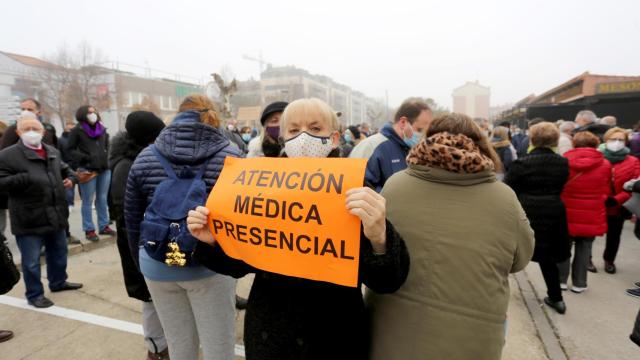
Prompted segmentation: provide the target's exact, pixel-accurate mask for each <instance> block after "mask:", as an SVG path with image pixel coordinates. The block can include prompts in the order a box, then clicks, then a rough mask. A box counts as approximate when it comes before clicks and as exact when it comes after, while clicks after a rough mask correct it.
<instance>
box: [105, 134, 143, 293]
mask: <svg viewBox="0 0 640 360" xmlns="http://www.w3.org/2000/svg"><path fill="white" fill-rule="evenodd" d="M142 149H143V147H142V146H140V145H138V144H136V143H135V142H134V141H133V140H132V139H131V138H130V137H129V135H127V133H126V132H120V133H118V134H116V136H114V137H113V139H112V141H111V145H110V146H109V168H110V169H111V188H110V191H109V211H110V212H111V218H112V219H115V220H116V231H117V232H118V238H117V244H118V252H119V253H120V260H121V263H122V273H123V274H124V285H125V287H126V289H127V294H129V296H130V297H132V298H135V299H138V300H141V301H151V295H150V294H149V289H148V288H147V284H146V283H145V282H144V277H143V276H142V274H141V273H140V271H139V270H138V266H137V265H136V263H135V262H134V261H133V256H132V255H131V250H130V249H129V240H128V238H127V229H126V228H125V225H124V194H125V191H126V188H127V177H128V176H129V170H130V169H131V165H133V161H134V160H135V159H136V156H138V154H139V153H140V152H141V151H142Z"/></svg>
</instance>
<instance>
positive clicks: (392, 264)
mask: <svg viewBox="0 0 640 360" xmlns="http://www.w3.org/2000/svg"><path fill="white" fill-rule="evenodd" d="M280 125H281V136H282V138H283V139H284V150H285V153H286V155H285V156H288V157H292V158H293V157H315V158H326V157H338V156H339V149H338V146H339V136H340V134H339V133H338V119H337V117H336V115H335V113H334V112H333V111H332V109H331V108H330V107H329V105H327V104H326V103H324V102H322V101H320V100H318V99H301V100H296V101H294V102H292V103H291V104H289V105H288V106H287V108H286V109H285V111H284V114H283V116H282V120H281V122H280ZM363 175H364V174H363ZM346 195H347V196H346V204H345V206H346V208H347V209H348V212H350V213H351V214H353V215H355V216H357V217H358V218H359V219H360V221H361V223H362V228H361V234H360V253H359V269H358V279H357V280H358V281H357V285H360V284H365V285H366V286H367V287H368V288H370V289H371V290H373V291H375V292H378V293H392V292H394V291H396V290H397V289H398V288H399V287H400V286H401V285H402V284H403V283H404V281H405V279H406V277H407V274H408V271H409V255H408V252H407V249H406V246H405V244H404V241H403V240H402V238H401V237H400V236H399V235H398V233H397V232H396V231H395V229H394V228H393V226H392V225H391V223H389V222H388V221H387V220H386V217H385V216H386V209H385V200H384V199H383V198H382V196H380V195H378V194H377V193H376V192H375V191H373V190H371V189H369V188H366V187H360V188H353V189H349V190H348V191H347V192H346ZM208 217H209V210H208V209H207V208H206V207H198V208H196V209H195V210H194V211H190V212H189V217H188V218H187V223H188V227H189V230H190V231H191V233H192V234H193V236H195V237H196V238H198V239H199V240H200V241H201V243H199V244H198V245H197V246H196V251H195V253H194V256H195V258H196V259H197V260H198V261H199V262H200V263H201V264H203V265H205V266H206V267H208V268H210V269H211V270H213V271H216V272H219V273H222V274H227V275H231V276H233V277H236V278H239V277H242V276H244V275H246V274H248V273H255V274H256V276H255V280H254V283H253V287H252V289H251V293H250V295H249V303H248V306H247V313H246V317H245V329H244V343H245V349H246V357H247V359H249V360H254V359H366V358H367V357H368V347H369V330H368V321H367V315H366V311H365V308H364V302H363V299H362V293H361V290H360V286H357V287H347V286H340V285H335V284H331V283H327V282H322V281H315V280H309V279H304V278H299V277H293V276H285V275H280V274H276V273H272V272H268V271H264V270H259V269H256V268H254V267H252V266H250V265H248V264H247V263H245V262H243V261H240V260H235V259H233V258H231V257H229V256H227V255H226V254H225V252H224V250H223V249H222V247H221V246H220V245H219V244H217V241H216V239H214V237H213V233H212V232H211V231H210V229H209V226H208V224H207V223H208ZM214 226H215V225H214ZM225 226H226V225H225ZM300 226H304V225H300Z"/></svg>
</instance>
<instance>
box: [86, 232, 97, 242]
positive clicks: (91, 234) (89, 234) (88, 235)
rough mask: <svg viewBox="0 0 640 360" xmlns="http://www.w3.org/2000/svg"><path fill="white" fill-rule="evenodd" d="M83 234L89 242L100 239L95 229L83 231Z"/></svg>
mask: <svg viewBox="0 0 640 360" xmlns="http://www.w3.org/2000/svg"><path fill="white" fill-rule="evenodd" d="M85 234H86V236H85V237H86V238H87V240H89V241H91V242H96V241H98V240H100V238H99V237H98V235H97V234H96V231H95V230H91V231H85Z"/></svg>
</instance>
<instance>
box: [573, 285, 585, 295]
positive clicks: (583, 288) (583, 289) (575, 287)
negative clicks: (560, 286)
mask: <svg viewBox="0 0 640 360" xmlns="http://www.w3.org/2000/svg"><path fill="white" fill-rule="evenodd" d="M586 290H587V287H586V286H585V287H578V286H572V287H571V292H574V293H576V294H581V293H583V292H585V291H586Z"/></svg>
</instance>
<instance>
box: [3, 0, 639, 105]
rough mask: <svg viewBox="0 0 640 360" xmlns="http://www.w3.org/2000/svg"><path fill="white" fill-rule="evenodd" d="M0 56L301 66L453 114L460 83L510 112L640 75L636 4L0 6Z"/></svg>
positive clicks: (23, 1)
mask: <svg viewBox="0 0 640 360" xmlns="http://www.w3.org/2000/svg"><path fill="white" fill-rule="evenodd" d="M0 9H1V10H2V11H1V12H0V34H2V35H1V36H0V50H3V51H9V52H15V53H20V54H25V55H32V56H41V55H43V54H46V53H51V52H52V51H54V50H55V49H56V47H58V46H60V45H61V44H63V43H67V44H69V45H71V46H75V45H76V44H77V43H78V42H80V41H81V40H87V41H88V42H89V43H90V44H91V45H93V46H95V47H98V48H100V49H102V51H103V52H105V53H106V54H107V56H108V57H109V59H111V60H119V61H121V62H126V63H132V64H139V65H145V64H148V66H149V67H152V68H156V69H163V70H167V71H170V72H175V73H180V74H185V75H191V76H194V77H197V78H203V77H205V76H208V74H210V73H211V72H214V71H219V70H220V69H221V68H222V67H223V66H225V65H227V66H229V67H230V68H231V69H232V70H233V73H235V75H236V77H237V78H238V79H246V78H249V77H250V76H253V77H258V74H259V71H258V64H256V63H253V62H250V61H247V60H243V59H242V55H243V54H248V55H253V56H257V55H258V54H259V53H260V52H262V54H263V56H264V58H265V59H266V60H267V61H269V62H271V63H273V64H274V65H295V66H298V67H301V68H304V69H307V70H309V71H310V72H312V73H318V74H323V75H327V76H329V77H332V78H333V79H334V80H336V81H338V82H341V83H344V84H346V85H348V86H350V87H352V88H353V89H355V90H359V91H362V92H364V93H365V94H366V95H368V96H372V97H384V94H385V90H386V91H388V93H389V102H390V105H397V104H399V103H400V102H401V101H402V99H404V98H406V97H409V96H423V97H432V98H434V99H435V100H436V101H437V102H438V103H441V104H443V105H445V106H447V107H449V108H450V107H451V103H452V101H451V91H452V90H453V89H454V88H455V87H457V86H459V85H462V84H464V82H465V81H474V80H479V81H480V83H481V84H483V85H486V86H490V87H491V103H492V105H499V104H503V103H507V102H515V101H517V100H520V99H522V98H523V97H525V96H527V95H528V94H530V93H537V94H539V93H541V92H543V91H545V90H548V89H550V88H552V87H555V86H556V85H559V84H560V83H562V82H564V81H566V80H568V79H570V78H572V77H574V76H576V75H579V74H581V73H582V72H584V71H587V70H588V71H590V72H591V73H601V74H616V75H640V1H638V0H625V1H610V2H605V1H592V0H589V1H585V0H582V1H557V0H556V1H528V2H526V3H525V2H524V1H487V0H482V1H405V0H394V1H381V2H378V1H358V2H356V1H348V0H341V1H333V0H322V1H317V2H306V1H294V0H291V1H277V0H271V1H238V0H234V1H232V0H229V1H196V0H184V1H138V0H128V1H121V0H110V1H100V2H98V1H65V0H58V1H49V0H41V1H33V0H20V1H17V0H3V1H2V4H1V5H0Z"/></svg>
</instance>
